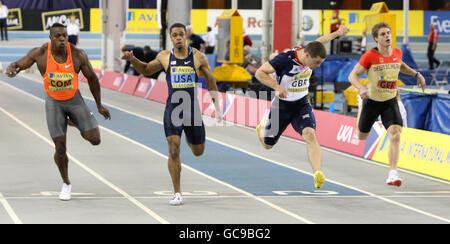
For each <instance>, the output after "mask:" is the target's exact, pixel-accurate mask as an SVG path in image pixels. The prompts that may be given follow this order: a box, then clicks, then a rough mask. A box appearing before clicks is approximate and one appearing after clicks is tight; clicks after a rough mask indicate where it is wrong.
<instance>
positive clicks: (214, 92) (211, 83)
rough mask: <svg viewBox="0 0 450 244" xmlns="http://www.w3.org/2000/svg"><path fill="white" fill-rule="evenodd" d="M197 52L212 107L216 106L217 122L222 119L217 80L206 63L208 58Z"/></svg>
mask: <svg viewBox="0 0 450 244" xmlns="http://www.w3.org/2000/svg"><path fill="white" fill-rule="evenodd" d="M197 53H198V54H199V58H200V71H201V72H202V73H203V75H204V76H205V78H206V86H207V88H208V91H209V94H210V95H211V98H212V100H213V103H214V107H215V108H216V118H217V119H218V120H219V122H220V121H221V120H222V112H221V111H220V105H219V93H218V89H217V81H216V78H214V76H213V74H212V71H211V68H210V66H209V63H208V59H207V58H206V56H205V54H203V53H201V52H197Z"/></svg>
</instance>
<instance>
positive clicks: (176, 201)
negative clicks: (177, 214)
mask: <svg viewBox="0 0 450 244" xmlns="http://www.w3.org/2000/svg"><path fill="white" fill-rule="evenodd" d="M169 203H170V205H172V206H178V205H181V204H183V198H182V197H181V193H178V192H177V193H175V195H174V196H173V198H172V200H170V202H169Z"/></svg>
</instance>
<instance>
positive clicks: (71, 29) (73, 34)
mask: <svg viewBox="0 0 450 244" xmlns="http://www.w3.org/2000/svg"><path fill="white" fill-rule="evenodd" d="M67 35H68V36H69V42H70V43H72V44H73V45H75V46H76V45H77V44H78V40H79V39H80V27H79V26H78V24H77V19H76V18H75V16H73V15H72V16H70V22H69V24H67Z"/></svg>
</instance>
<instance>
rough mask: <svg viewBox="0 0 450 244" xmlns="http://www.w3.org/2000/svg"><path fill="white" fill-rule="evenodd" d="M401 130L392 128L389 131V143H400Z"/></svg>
mask: <svg viewBox="0 0 450 244" xmlns="http://www.w3.org/2000/svg"><path fill="white" fill-rule="evenodd" d="M401 132H402V130H401V128H393V129H391V130H389V134H388V135H389V140H390V142H391V143H399V142H400V134H401Z"/></svg>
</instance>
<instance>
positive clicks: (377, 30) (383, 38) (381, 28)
mask: <svg viewBox="0 0 450 244" xmlns="http://www.w3.org/2000/svg"><path fill="white" fill-rule="evenodd" d="M372 36H373V39H375V41H376V42H377V44H378V45H379V46H385V47H386V46H390V45H391V44H392V35H391V26H390V25H389V24H388V23H386V22H380V23H378V24H376V25H374V26H373V27H372Z"/></svg>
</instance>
